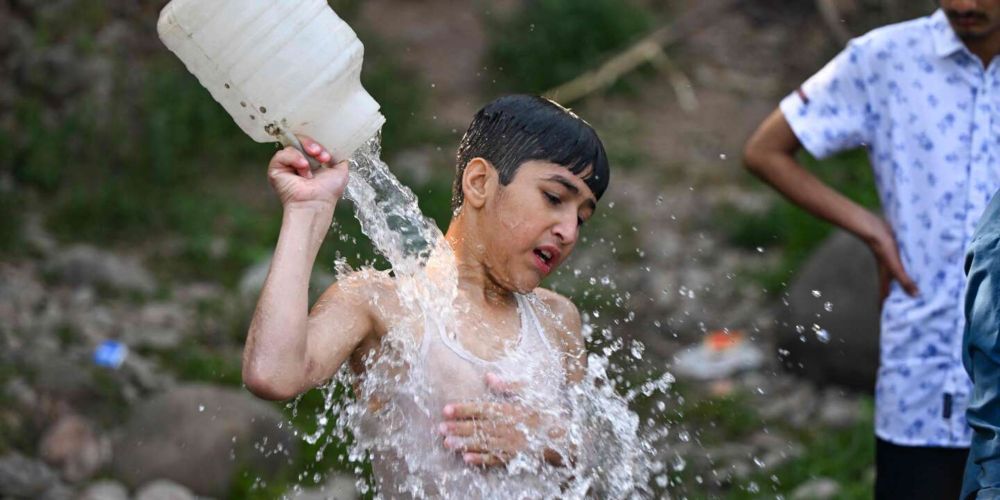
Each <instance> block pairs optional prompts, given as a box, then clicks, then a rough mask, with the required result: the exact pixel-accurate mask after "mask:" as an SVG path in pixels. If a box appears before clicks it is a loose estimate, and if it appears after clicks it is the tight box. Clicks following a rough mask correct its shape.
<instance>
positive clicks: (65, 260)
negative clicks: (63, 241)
mask: <svg viewBox="0 0 1000 500" xmlns="http://www.w3.org/2000/svg"><path fill="white" fill-rule="evenodd" d="M45 268H46V271H47V272H48V273H50V274H51V275H52V276H53V277H54V278H56V279H57V280H58V281H59V282H61V283H65V284H68V285H74V286H81V285H90V286H97V287H106V288H109V289H111V290H113V291H117V292H139V293H143V294H148V293H151V292H153V290H155V289H156V281H155V280H154V279H153V275H152V274H150V272H149V271H147V270H146V269H145V268H144V267H143V266H142V265H141V264H140V263H139V262H138V260H136V259H133V258H130V257H125V256H122V255H117V254H113V253H110V252H107V251H104V250H99V249H97V248H95V247H92V246H89V245H75V246H73V247H70V248H68V249H66V250H63V251H61V252H59V253H57V254H56V255H54V256H53V257H52V258H50V259H49V260H48V262H46V265H45Z"/></svg>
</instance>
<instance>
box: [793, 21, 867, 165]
mask: <svg viewBox="0 0 1000 500" xmlns="http://www.w3.org/2000/svg"><path fill="white" fill-rule="evenodd" d="M866 61H867V58H866V44H864V43H862V42H859V41H857V40H854V41H852V42H851V43H850V44H848V46H847V48H846V49H844V50H843V52H841V53H840V54H838V55H837V57H835V58H834V59H833V60H832V61H830V62H829V63H827V65H826V66H825V67H824V68H823V69H821V70H820V71H819V72H818V73H816V74H815V75H813V76H812V77H811V78H809V79H808V80H807V81H806V82H805V83H804V84H802V86H801V87H799V88H798V89H796V90H795V91H794V92H792V93H791V94H789V95H788V96H787V97H785V99H783V100H782V101H781V112H782V113H783V114H784V115H785V119H786V120H787V121H788V123H789V124H790V125H791V127H792V130H793V131H794V132H795V135H796V137H798V139H799V142H801V143H802V145H803V146H804V147H805V148H806V149H807V150H808V151H809V152H810V153H812V155H813V156H815V157H817V158H826V157H829V156H831V155H833V154H835V153H838V152H841V151H845V150H849V149H854V148H857V147H860V146H864V145H867V144H870V143H871V137H872V135H873V134H872V130H871V128H872V127H871V123H872V121H871V109H872V106H871V102H870V99H869V96H868V87H869V85H870V84H872V82H873V81H876V80H877V78H875V79H873V78H872V75H869V74H868V73H869V71H868V68H867V66H868V64H867V62H866Z"/></svg>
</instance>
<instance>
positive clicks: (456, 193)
mask: <svg viewBox="0 0 1000 500" xmlns="http://www.w3.org/2000/svg"><path fill="white" fill-rule="evenodd" d="M457 156H458V158H457V165H456V171H455V183H454V185H453V187H452V198H451V206H452V208H453V209H458V208H459V207H461V206H462V202H463V201H464V199H465V197H464V193H463V192H462V176H463V174H464V173H465V166H466V165H468V164H469V161H471V160H472V159H473V158H477V157H478V158H483V159H485V160H487V161H489V162H490V163H492V164H493V167H494V168H495V169H496V171H497V174H499V176H500V184H501V185H503V186H506V185H508V184H510V182H511V181H512V180H513V179H514V174H515V173H516V172H517V169H518V168H520V166H521V165H522V164H523V163H524V162H526V161H531V160H540V161H547V162H552V163H556V164H558V165H562V166H564V167H566V168H567V169H569V171H570V172H572V173H573V174H574V175H577V176H581V177H582V179H583V182H584V183H585V184H586V185H587V187H589V188H590V190H591V191H593V192H594V196H596V197H597V198H598V199H600V198H601V195H603V194H604V191H605V190H606V189H607V187H608V180H609V178H610V174H611V172H610V166H609V165H608V156H607V154H606V153H605V152H604V145H603V144H602V143H601V139H600V138H598V137H597V132H594V129H593V128H591V126H590V125H589V124H588V123H587V122H585V121H583V120H582V119H581V118H580V117H578V116H576V114H574V113H573V112H571V111H570V110H568V109H566V108H564V107H562V106H560V105H559V104H556V103H555V102H553V101H550V100H548V99H545V98H542V97H538V96H532V95H523V94H518V95H508V96H504V97H501V98H499V99H496V100H495V101H493V102H491V103H489V104H487V105H486V106H484V107H483V109H480V110H479V112H478V113H476V116H475V117H474V118H473V119H472V124H471V125H469V130H467V131H466V132H465V135H464V136H462V142H461V143H460V144H459V145H458V155H457ZM584 173H586V175H581V174H584Z"/></svg>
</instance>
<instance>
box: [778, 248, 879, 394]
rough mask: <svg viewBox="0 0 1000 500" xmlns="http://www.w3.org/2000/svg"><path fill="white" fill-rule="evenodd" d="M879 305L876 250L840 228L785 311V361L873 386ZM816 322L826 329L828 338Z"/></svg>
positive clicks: (831, 380)
mask: <svg viewBox="0 0 1000 500" xmlns="http://www.w3.org/2000/svg"><path fill="white" fill-rule="evenodd" d="M817 295H818V296H817ZM827 303H829V307H828V306H827ZM879 307H880V305H879V297H878V271H877V267H876V264H875V258H874V257H873V256H872V253H871V251H870V250H868V247H867V246H866V245H865V244H864V243H862V242H861V241H859V240H858V239H857V238H855V237H853V236H851V235H850V234H847V233H845V232H842V231H841V232H836V233H834V234H833V236H831V237H830V238H829V239H828V240H827V241H825V242H824V243H823V244H822V246H820V247H819V249H817V250H816V252H815V253H813V255H812V256H811V257H810V258H809V260H808V261H807V262H806V264H805V265H804V266H803V267H802V270H801V271H799V273H798V275H797V276H796V277H795V279H794V280H793V281H792V284H791V286H790V287H789V289H788V306H787V307H786V308H782V309H781V310H780V312H779V320H780V324H781V326H782V328H781V330H780V331H779V332H778V345H779V348H780V349H782V351H781V352H782V353H783V354H784V355H783V361H784V364H785V366H786V367H787V368H789V369H791V370H792V371H794V372H797V373H800V374H802V375H804V376H806V377H807V378H809V379H811V380H813V381H816V382H818V383H821V384H839V385H844V386H848V387H852V388H856V389H861V390H865V391H871V390H872V389H873V387H874V383H875V372H876V369H877V367H878V339H879ZM828 308H829V309H830V310H829V311H828V310H827V309H828ZM813 325H817V326H818V327H819V328H820V329H822V330H824V331H825V332H826V335H827V336H828V340H827V341H824V340H823V338H822V337H823V335H822V334H820V335H817V333H816V331H815V329H814V327H813Z"/></svg>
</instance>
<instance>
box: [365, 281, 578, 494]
mask: <svg viewBox="0 0 1000 500" xmlns="http://www.w3.org/2000/svg"><path fill="white" fill-rule="evenodd" d="M515 297H516V299H517V309H518V316H519V317H520V321H521V326H520V335H519V338H518V340H517V342H516V344H515V346H514V347H513V348H510V349H509V350H508V351H507V352H505V353H504V354H503V355H502V356H501V357H500V358H499V359H496V360H484V359H481V358H479V357H477V356H475V355H474V354H472V353H470V352H468V350H466V349H465V348H464V347H463V346H462V345H461V343H460V342H459V341H458V340H457V339H455V338H452V337H451V336H450V335H449V334H448V333H449V332H448V331H447V329H446V328H443V327H442V325H440V324H439V321H436V320H435V319H433V318H425V319H424V321H423V323H424V334H423V335H422V338H421V340H420V344H419V346H417V352H416V355H415V356H414V357H413V358H412V360H410V361H408V362H407V365H408V367H409V369H408V370H407V373H406V375H405V376H404V377H402V378H400V377H397V380H396V381H397V382H398V384H397V386H396V387H397V388H396V389H395V390H394V389H392V388H388V390H387V391H384V392H383V394H384V395H385V396H384V397H385V398H386V401H387V403H388V404H386V405H385V406H384V407H383V408H382V409H381V410H378V411H376V412H374V413H371V414H369V415H367V416H366V417H364V418H363V419H362V421H363V422H365V423H364V426H363V427H364V432H366V433H376V434H375V435H368V436H366V437H367V438H368V439H366V441H367V442H369V443H372V442H374V443H376V446H375V447H374V448H375V449H373V450H372V466H373V469H374V475H375V481H376V485H377V492H378V494H379V496H380V497H382V498H463V499H465V498H500V499H502V498H546V497H554V496H558V495H559V493H560V485H561V483H562V482H563V480H564V479H565V478H564V477H563V475H564V474H565V473H566V471H565V470H564V469H560V468H558V467H555V466H551V465H547V464H542V463H541V462H540V460H541V453H540V450H534V451H533V452H532V453H530V454H525V456H524V457H519V458H518V459H515V460H514V461H512V462H511V463H510V464H509V465H508V466H507V467H502V466H501V467H494V468H485V469H484V468H479V467H476V466H470V465H467V464H465V463H464V462H463V461H462V459H461V455H460V454H458V453H456V452H455V451H452V450H449V449H447V448H445V447H444V444H443V436H442V435H441V434H440V433H439V431H438V426H439V424H440V423H441V422H443V421H444V417H443V408H444V406H445V405H446V404H448V403H456V402H468V401H492V402H501V401H508V402H515V403H519V404H523V405H525V406H528V407H530V408H533V409H537V410H540V411H544V412H546V413H548V414H550V415H551V416H552V417H556V416H557V415H560V414H561V409H562V404H563V394H564V388H565V373H564V369H563V365H562V356H561V354H560V353H559V351H557V350H556V349H555V348H553V346H552V345H551V343H550V342H549V339H548V338H547V337H546V336H545V333H544V331H543V329H542V326H541V323H540V322H539V320H538V317H537V316H536V314H535V311H534V308H533V306H532V303H537V304H539V305H541V304H540V300H539V299H538V298H537V296H535V295H534V294H531V295H519V294H515ZM542 307H544V306H542ZM489 372H492V373H495V374H497V375H498V376H500V378H501V379H502V380H504V381H508V382H517V383H523V384H524V387H523V391H521V392H519V393H518V394H517V395H513V396H511V395H497V394H494V393H493V392H492V391H491V390H490V389H489V388H488V387H487V386H486V378H485V377H486V374H487V373H489ZM370 438H375V439H374V440H371V439H370ZM378 443H381V445H378Z"/></svg>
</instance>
